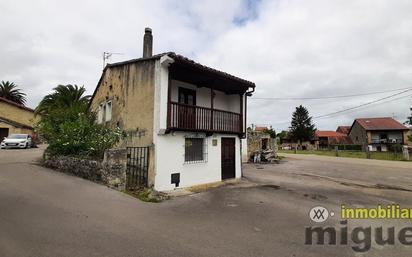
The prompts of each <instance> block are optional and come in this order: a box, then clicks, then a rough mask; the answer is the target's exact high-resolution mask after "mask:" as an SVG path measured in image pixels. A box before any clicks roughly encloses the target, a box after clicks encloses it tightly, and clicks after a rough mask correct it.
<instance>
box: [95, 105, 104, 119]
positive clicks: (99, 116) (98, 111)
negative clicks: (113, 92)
mask: <svg viewBox="0 0 412 257" xmlns="http://www.w3.org/2000/svg"><path fill="white" fill-rule="evenodd" d="M103 114H104V113H103V104H100V105H99V108H98V110H97V123H98V124H102V123H103Z"/></svg>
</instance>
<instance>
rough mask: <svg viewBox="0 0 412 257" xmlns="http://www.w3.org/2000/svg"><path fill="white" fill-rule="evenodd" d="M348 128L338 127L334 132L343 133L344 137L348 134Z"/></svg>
mask: <svg viewBox="0 0 412 257" xmlns="http://www.w3.org/2000/svg"><path fill="white" fill-rule="evenodd" d="M349 130H350V126H339V127H338V128H337V129H336V132H339V133H343V134H345V135H347V134H349Z"/></svg>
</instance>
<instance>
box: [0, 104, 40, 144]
mask: <svg viewBox="0 0 412 257" xmlns="http://www.w3.org/2000/svg"><path fill="white" fill-rule="evenodd" d="M36 121H37V118H36V117H35V115H34V110H33V109H30V108H28V107H26V106H24V105H21V104H17V103H15V102H12V101H10V100H8V99H5V98H2V97H0V140H3V138H4V137H7V136H8V135H10V134H29V135H32V136H33V135H34V129H33V126H34V124H35V122H36Z"/></svg>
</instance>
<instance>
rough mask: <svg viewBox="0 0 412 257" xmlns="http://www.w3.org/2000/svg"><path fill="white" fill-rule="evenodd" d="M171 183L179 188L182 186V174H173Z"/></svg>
mask: <svg viewBox="0 0 412 257" xmlns="http://www.w3.org/2000/svg"><path fill="white" fill-rule="evenodd" d="M171 183H172V184H175V186H176V187H178V186H179V184H180V173H172V175H171Z"/></svg>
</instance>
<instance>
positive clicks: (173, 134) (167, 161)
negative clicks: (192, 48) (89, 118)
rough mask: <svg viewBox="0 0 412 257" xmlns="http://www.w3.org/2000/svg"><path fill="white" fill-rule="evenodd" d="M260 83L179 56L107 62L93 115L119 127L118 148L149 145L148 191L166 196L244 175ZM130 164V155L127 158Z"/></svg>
mask: <svg viewBox="0 0 412 257" xmlns="http://www.w3.org/2000/svg"><path fill="white" fill-rule="evenodd" d="M254 88H255V84H254V83H252V82H249V81H246V80H243V79H240V78H238V77H235V76H232V75H230V74H227V73H225V72H222V71H218V70H215V69H212V68H209V67H206V66H204V65H201V64H199V63H196V62H194V61H192V60H190V59H188V58H186V57H183V56H181V55H177V54H175V53H172V52H169V53H163V54H158V55H152V33H151V30H150V29H146V30H145V36H144V43H143V57H142V58H139V59H134V60H129V61H125V62H120V63H114V64H108V65H107V66H106V67H105V69H104V71H103V74H102V76H101V78H100V80H99V82H98V85H97V87H96V90H95V92H94V94H93V97H92V100H91V104H90V109H91V110H92V111H94V112H96V113H97V117H98V122H99V123H102V124H105V125H106V126H109V127H112V128H120V129H121V130H123V131H124V132H125V134H126V137H125V138H124V139H123V140H122V142H120V143H119V145H118V146H117V147H118V148H124V147H129V148H132V147H148V149H149V153H148V157H147V158H148V172H147V173H148V174H147V186H153V187H154V189H155V190H158V191H166V190H173V189H175V188H181V187H189V186H193V185H198V184H206V183H212V182H216V181H221V180H222V179H230V178H240V177H241V151H242V150H241V148H242V145H241V139H242V138H244V137H245V133H246V128H245V124H246V99H247V96H250V95H251V93H252V92H253V91H254ZM128 158H129V156H128Z"/></svg>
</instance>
